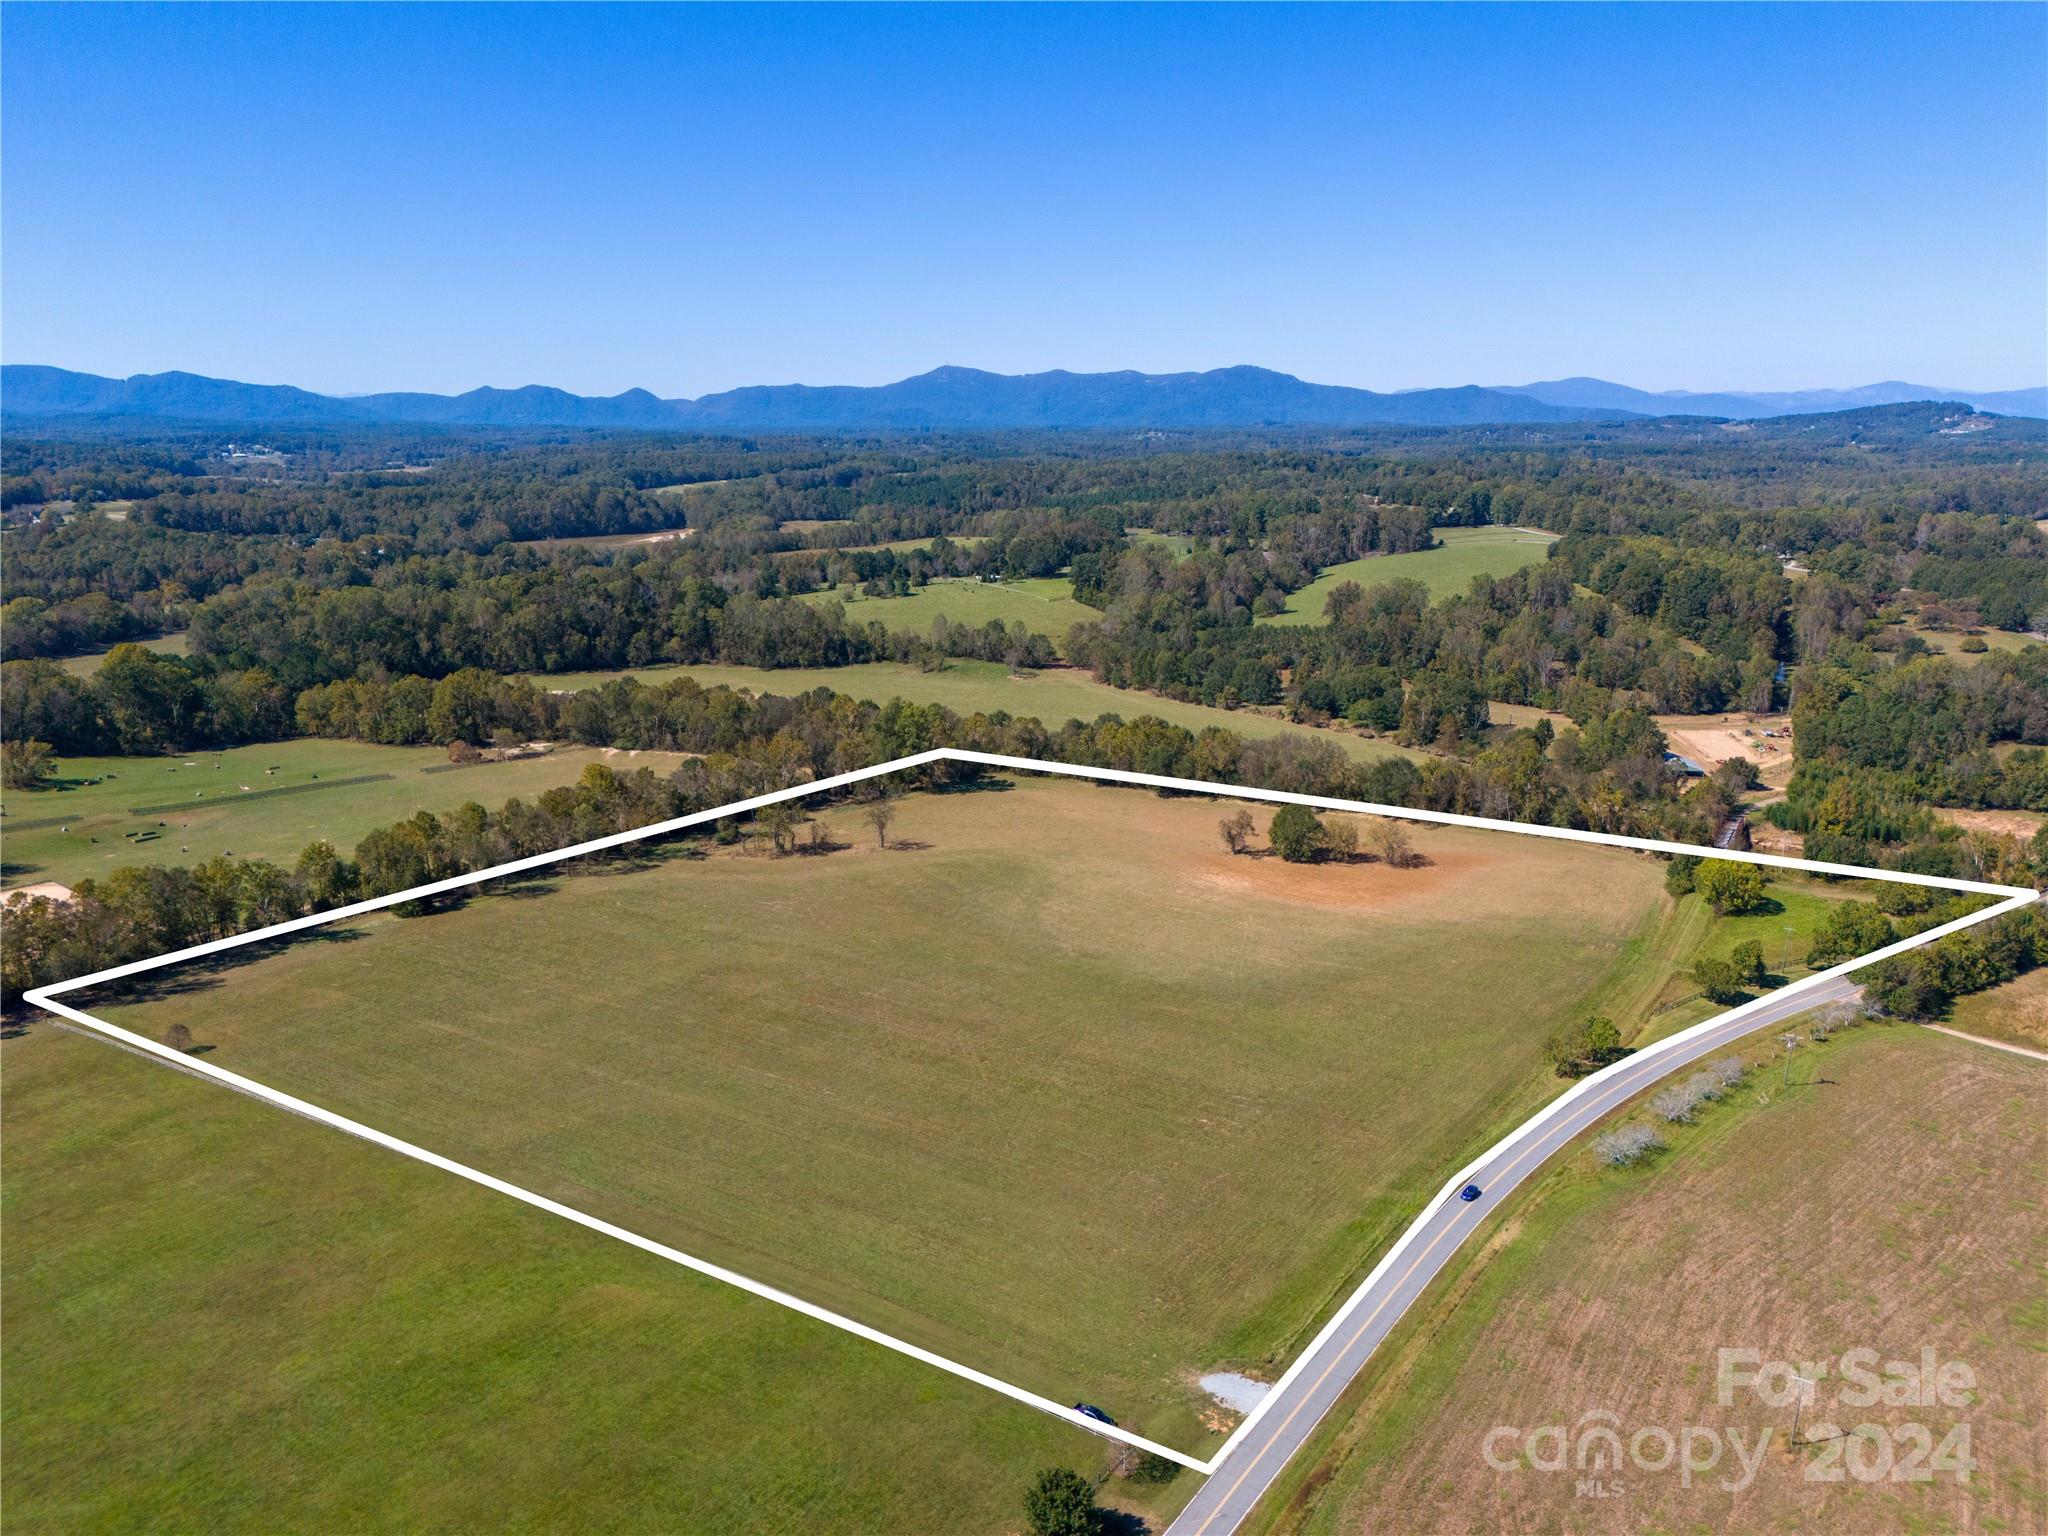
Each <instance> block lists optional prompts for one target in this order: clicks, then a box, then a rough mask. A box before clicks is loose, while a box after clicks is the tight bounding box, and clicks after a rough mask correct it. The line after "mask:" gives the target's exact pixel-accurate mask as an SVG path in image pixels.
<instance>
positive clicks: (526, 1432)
mask: <svg viewBox="0 0 2048 1536" xmlns="http://www.w3.org/2000/svg"><path fill="white" fill-rule="evenodd" d="M0 1075H4V1077H5V1081H6V1086H7V1113H6V1116H5V1118H4V1120H0V1153H4V1156H0V1161H4V1167H5V1180H4V1184H0V1202H4V1203H0V1211H4V1216H5V1223H6V1233H7V1242H6V1246H5V1254H4V1284H5V1288H6V1294H7V1327H6V1329H5V1332H4V1334H0V1362H4V1370H5V1374H6V1380H7V1391H6V1394H5V1398H4V1407H0V1433H4V1436H5V1439H6V1443H7V1452H8V1455H7V1528H8V1530H10V1531H13V1532H19V1533H22V1536H28V1533H38V1536H42V1533H49V1536H57V1533H67V1536H68V1533H71V1532H78V1531H100V1532H135V1533H156V1532H162V1531H207V1532H252V1533H253V1532H273V1531H393V1532H397V1531H480V1530H561V1529H575V1530H579V1531H622V1532H642V1531H765V1532H790V1533H801V1536H813V1533H847V1536H854V1533H863V1536H864V1533H867V1532H873V1531H959V1532H986V1533H989V1536H995V1533H998V1532H1004V1531H1011V1530H1014V1529H1016V1528H1017V1525H1018V1523H1019V1511H1020V1509H1021V1507H1022V1493H1023V1489H1024V1488H1025V1486H1026V1485H1027V1483H1028V1482H1029V1480H1030V1479H1031V1477H1032V1476H1033V1475H1034V1474H1035V1473H1036V1472H1037V1470H1038V1469H1039V1468H1040V1467H1043V1466H1055V1465H1067V1466H1072V1467H1075V1468H1077V1469H1084V1470H1086V1471H1088V1472H1089V1473H1091V1474H1092V1473H1094V1472H1096V1471H1098V1470H1099V1469H1100V1468H1101V1466H1102V1465H1103V1462H1104V1453H1103V1450H1102V1448H1101V1442H1099V1441H1097V1440H1096V1439H1094V1437H1092V1436H1088V1435H1085V1434H1083V1433H1082V1432H1080V1431H1078V1430H1074V1429H1070V1428H1067V1427H1065V1426H1063V1425H1061V1424H1059V1423H1058V1422H1057V1421H1055V1420H1053V1419H1050V1418H1048V1417H1046V1416H1044V1415H1042V1414H1039V1413H1035V1412H1033V1411H1031V1410H1030V1409H1028V1408H1025V1407H1023V1406H1022V1405H1020V1404H1016V1403H1012V1402H1010V1401H1008V1400H1007V1399H1005V1398H1002V1397H999V1396H997V1395H996V1394H994V1393H991V1392H987V1391H984V1390H983V1389H981V1388H979V1387H976V1386H974V1385H972V1384H970V1383H968V1382H964V1381H959V1380H956V1379H955V1378H952V1377H949V1376H945V1375H942V1374H941V1373H939V1372H936V1371H933V1370H931V1369H929V1368H928V1367H926V1366H923V1365H920V1364H919V1363H917V1362H916V1361H913V1360H908V1359H905V1358H903V1357H902V1356H900V1355H895V1354H892V1353H890V1352H889V1351H887V1350H882V1349H877V1348H875V1347H874V1346H872V1345H870V1344H867V1343H865V1342H863V1341H861V1340H859V1339H855V1338H853V1337H850V1336H849V1335H846V1334H843V1333H840V1332H838V1331H836V1330H834V1329H831V1328H828V1327H826V1326H825V1325H824V1324H822V1323H814V1322H812V1321H810V1320H809V1319H807V1318H804V1317H802V1316H799V1315H798V1314H796V1313H794V1312H791V1311H789V1310H787V1309H786V1308H783V1307H778V1306H775V1305H774V1304H772V1303H770V1302H767V1301H762V1300H759V1299H757V1298H755V1297H751V1296H748V1295H746V1294H745V1293H743V1292H741V1291H737V1290H734V1289H732V1288H731V1287H729V1286H724V1285H719V1284H717V1283H715V1282H713V1281H710V1280H706V1279H703V1278H701V1277H699V1276H696V1275H692V1274H690V1273H689V1272H687V1271H685V1270H682V1269H679V1268H677V1267H676V1266H674V1265H672V1264H667V1263H664V1262H662V1261H661V1260H659V1259H656V1258H653V1257H652V1256H650V1255H647V1254H642V1253H639V1252H637V1251H635V1250H633V1249H631V1248H627V1247H625V1246H624V1245H622V1244H619V1243H615V1242H612V1241H610V1240H608V1239H606V1238H603V1237H600V1236H598V1235H597V1234H595V1233H592V1232H586V1231H583V1230H582V1229H580V1228H577V1227H574V1226H571V1225H570V1224H568V1223H566V1222H562V1221H558V1220H556V1219H555V1218H553V1217H550V1216H548V1215H546V1214H545V1213H543V1212H540V1211H536V1210H533V1209H530V1208H529V1207H526V1206H522V1205H520V1204H518V1203H517V1202H514V1201H511V1200H506V1199H503V1198H502V1197H500V1196H497V1195H494V1194H491V1193H490V1192H489V1191H486V1190H483V1189H479V1188H477V1187H476V1186H475V1185H473V1184H468V1183H465V1182H463V1181H462V1180H460V1179H454V1178H450V1177H448V1176H447V1175H446V1174H443V1173H441V1172H439V1171H438V1170H435V1169H432V1168H427V1167H424V1166H422V1165H421V1164H418V1163H414V1162H410V1161H407V1160H406V1159H404V1158H399V1157H394V1156H392V1155H391V1154H389V1153H387V1152H385V1151H383V1150H382V1149H381V1148H378V1147H373V1146H371V1145H370V1144H368V1143H367V1142H362V1141H357V1140H355V1139H353V1138H351V1137H348V1136H343V1135H339V1134H337V1133H335V1132H332V1131H329V1130H327V1129H326V1128H324V1127H322V1126H318V1125H315V1124H313V1123H311V1122H309V1121H303V1120H299V1119H296V1118H294V1117H293V1116H290V1115H285V1114H280V1113H278V1112H276V1111H275V1110H272V1109H270V1108H269V1107H268V1106H266V1105H262V1104H259V1103H256V1102H255V1101H253V1100H250V1099H247V1098H244V1097H242V1096H240V1095H238V1094H234V1093H229V1092H225V1091H223V1090H222V1089H220V1088H217V1087H214V1086H213V1085H211V1084H208V1083H202V1082H198V1081H196V1080H194V1079H191V1078H188V1077H185V1076H183V1075H181V1074H179V1073H176V1072H172V1071H167V1070H165V1069H164V1068H162V1067H160V1066H157V1065H154V1064H152V1063H149V1062H145V1061H141V1060H138V1059H136V1058H135V1057H133V1056H130V1055H127V1054H125V1053H123V1052H121V1051H118V1050H115V1049H112V1048H110V1047H108V1046H106V1045H103V1044H98V1043H95V1042H92V1041H89V1040H85V1039H81V1038H79V1037H78V1036H75V1035H71V1034H66V1033H63V1032H61V1031H59V1030H57V1029H55V1028H52V1027H50V1026H49V1025H47V1024H45V1023H42V1022H39V1021H31V1022H30V1023H29V1024H28V1025H27V1027H26V1032H25V1033H22V1034H19V1035H17V1036H15V1037H13V1038H8V1039H5V1040H0ZM1192 1484H1193V1479H1192V1477H1188V1478H1185V1479H1183V1480H1182V1486H1179V1487H1174V1488H1168V1489H1152V1488H1147V1487H1145V1486H1144V1485H1142V1484H1136V1483H1125V1482H1119V1483H1115V1484H1113V1485H1112V1488H1113V1489H1114V1490H1115V1498H1116V1502H1118V1503H1120V1504H1126V1505H1132V1504H1134V1501H1135V1500H1136V1499H1137V1498H1138V1497H1140V1496H1146V1495H1149V1496H1150V1498H1151V1499H1152V1500H1153V1501H1154V1502H1155V1503H1156V1501H1158V1500H1160V1499H1165V1500H1168V1501H1171V1502H1178V1501H1180V1500H1181V1499H1183V1498H1184V1497H1185V1496H1186V1492H1187V1490H1188V1489H1189V1488H1191V1487H1192ZM1135 1507H1137V1508H1139V1509H1141V1510H1144V1509H1146V1505H1144V1504H1135ZM1148 1512H1149V1511H1148Z"/></svg>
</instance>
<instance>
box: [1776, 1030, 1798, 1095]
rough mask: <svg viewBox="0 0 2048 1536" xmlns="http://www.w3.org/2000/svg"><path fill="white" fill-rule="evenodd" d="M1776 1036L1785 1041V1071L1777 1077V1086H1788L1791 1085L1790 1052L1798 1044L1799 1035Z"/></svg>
mask: <svg viewBox="0 0 2048 1536" xmlns="http://www.w3.org/2000/svg"><path fill="white" fill-rule="evenodd" d="M1778 1038H1779V1039H1781V1040H1783V1041H1784V1042H1785V1072H1784V1075H1783V1077H1781V1078H1780V1079H1779V1086H1780V1087H1784V1088H1790V1087H1791V1086H1792V1052H1793V1050H1794V1048H1796V1047H1797V1046H1798V1044H1799V1037H1798V1036H1797V1035H1792V1034H1787V1035H1780V1036H1779V1037H1778Z"/></svg>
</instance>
